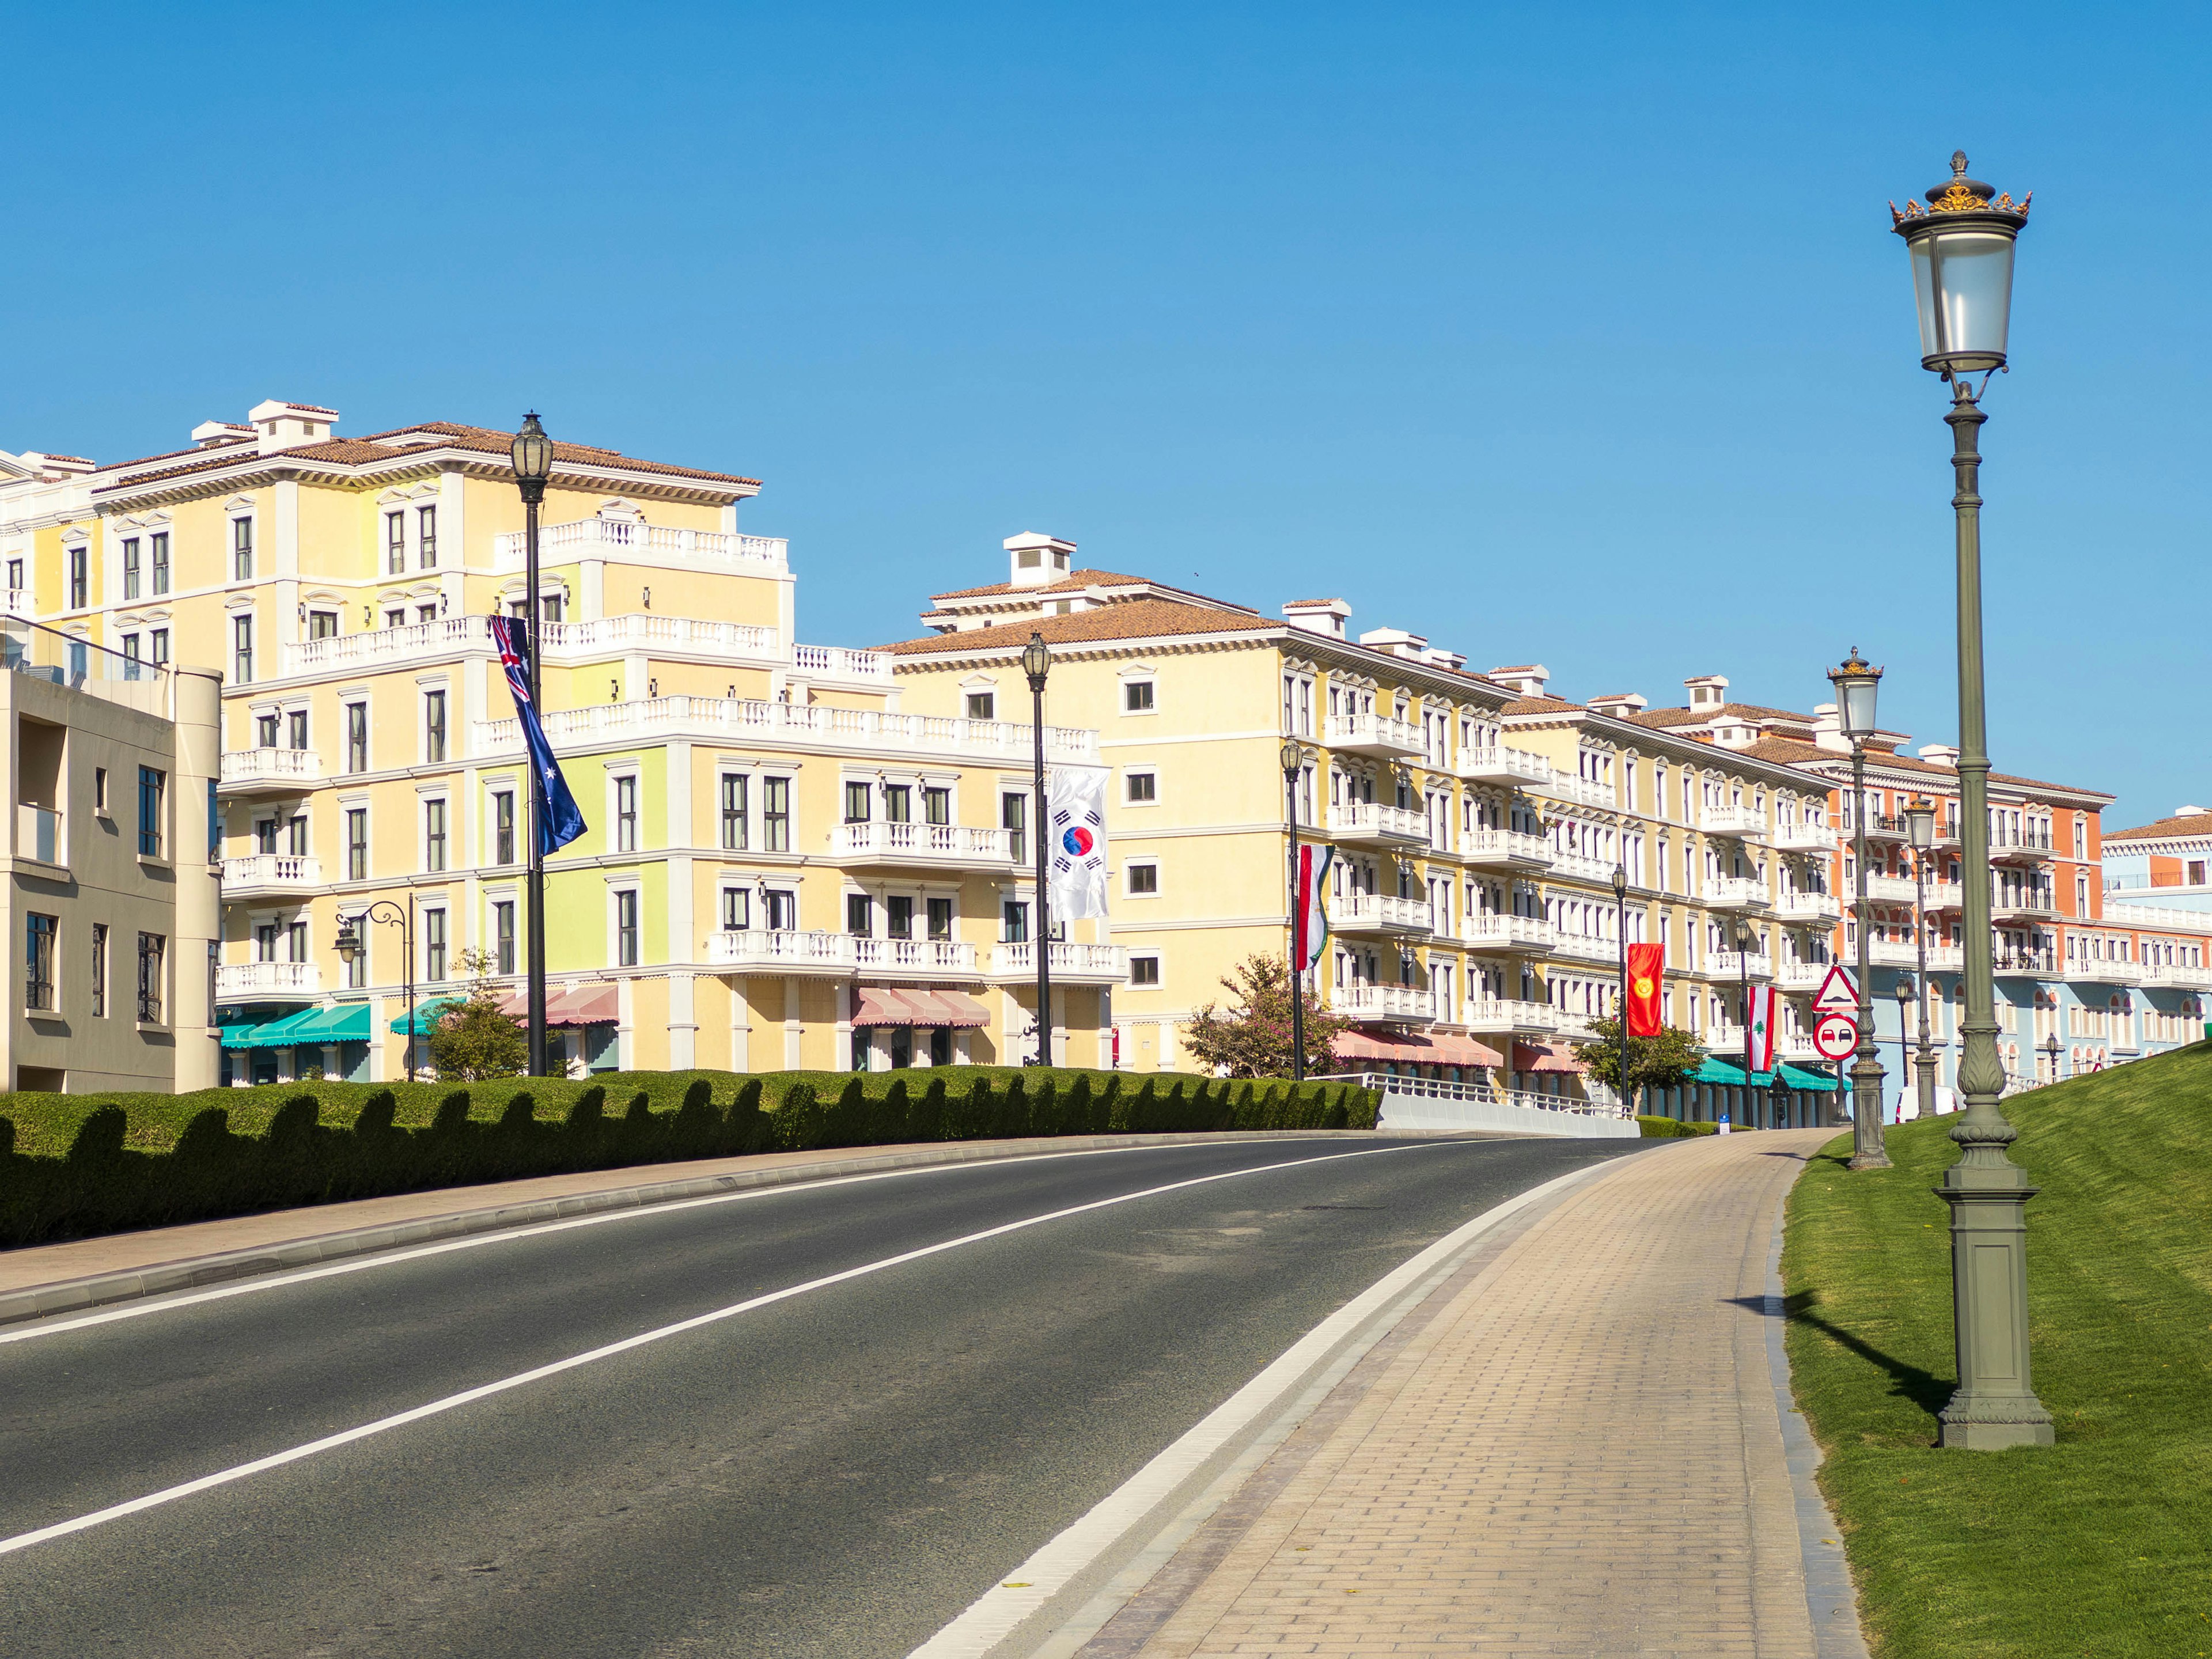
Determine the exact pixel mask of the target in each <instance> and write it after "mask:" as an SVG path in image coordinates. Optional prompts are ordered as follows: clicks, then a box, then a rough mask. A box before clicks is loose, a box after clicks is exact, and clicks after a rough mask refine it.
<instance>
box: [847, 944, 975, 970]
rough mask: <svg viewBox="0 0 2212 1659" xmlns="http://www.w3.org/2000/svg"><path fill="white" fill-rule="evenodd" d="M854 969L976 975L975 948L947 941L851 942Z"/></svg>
mask: <svg viewBox="0 0 2212 1659" xmlns="http://www.w3.org/2000/svg"><path fill="white" fill-rule="evenodd" d="M853 965H854V967H855V968H857V969H859V970H860V972H862V973H864V974H967V975H973V974H974V973H975V946H974V945H967V944H963V943H962V942H960V941H959V940H957V939H860V938H857V937H856V938H854V940H853Z"/></svg>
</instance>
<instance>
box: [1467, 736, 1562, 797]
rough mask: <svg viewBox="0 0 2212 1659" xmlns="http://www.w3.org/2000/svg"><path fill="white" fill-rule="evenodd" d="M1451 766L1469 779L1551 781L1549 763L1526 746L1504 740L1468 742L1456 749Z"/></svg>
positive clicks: (1525, 782)
mask: <svg viewBox="0 0 2212 1659" xmlns="http://www.w3.org/2000/svg"><path fill="white" fill-rule="evenodd" d="M1452 770H1453V771H1454V772H1455V773H1457V774H1458V775H1460V776H1461V777H1462V778H1465V779H1466V780H1467V781H1468V782H1470V783H1510V784H1517V785H1520V786H1521V787H1524V788H1531V789H1534V788H1537V787H1541V786H1543V785H1547V784H1549V783H1550V782H1551V781H1552V778H1553V772H1552V763H1551V762H1550V761H1548V760H1547V759H1545V758H1544V757H1543V756H1541V755H1538V754H1533V753H1531V752H1530V751H1529V750H1526V749H1514V748H1510V747H1509V746H1507V745H1506V744H1502V743H1498V744H1481V745H1476V744H1468V746H1466V747H1465V748H1462V750H1460V751H1459V759H1458V761H1457V762H1456V763H1454V765H1453V767H1452Z"/></svg>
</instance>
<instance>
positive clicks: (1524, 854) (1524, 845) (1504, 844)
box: [1452, 829, 1552, 870]
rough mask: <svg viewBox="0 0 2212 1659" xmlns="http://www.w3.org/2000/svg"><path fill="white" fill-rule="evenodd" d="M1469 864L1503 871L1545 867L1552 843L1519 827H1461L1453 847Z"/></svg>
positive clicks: (1550, 860)
mask: <svg viewBox="0 0 2212 1659" xmlns="http://www.w3.org/2000/svg"><path fill="white" fill-rule="evenodd" d="M1452 850H1453V851H1454V852H1455V853H1456V854H1458V855H1459V856H1460V857H1461V858H1463V859H1465V860H1467V861H1468V863H1469V864H1480V865H1486V866H1489V867H1491V868H1492V869H1502V870H1542V869H1546V868H1547V867H1548V866H1550V864H1551V862H1552V843H1551V842H1547V841H1546V840H1545V839H1544V838H1543V837H1542V836H1526V835H1522V833H1521V832H1520V831H1519V830H1517V829H1462V830H1461V831H1460V832H1459V840H1458V842H1457V843H1456V844H1455V846H1454V848H1453V849H1452Z"/></svg>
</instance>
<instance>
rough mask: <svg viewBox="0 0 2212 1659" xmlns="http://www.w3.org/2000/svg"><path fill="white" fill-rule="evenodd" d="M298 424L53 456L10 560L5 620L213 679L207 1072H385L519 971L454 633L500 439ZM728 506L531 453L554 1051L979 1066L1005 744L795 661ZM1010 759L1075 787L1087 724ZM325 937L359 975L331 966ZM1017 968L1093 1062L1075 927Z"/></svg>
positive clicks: (1014, 999)
mask: <svg viewBox="0 0 2212 1659" xmlns="http://www.w3.org/2000/svg"><path fill="white" fill-rule="evenodd" d="M337 419H338V417H337V415H336V413H335V412H334V411H332V410H325V409H319V408H316V407H313V406H310V405H306V404H283V403H274V402H272V403H266V404H262V405H260V406H259V407H258V408H257V409H255V410H253V411H252V415H251V417H250V419H249V421H248V422H246V423H244V424H238V425H233V424H229V423H224V422H209V423H207V424H206V425H204V426H202V427H201V428H198V429H197V430H196V431H195V432H194V434H193V440H194V444H195V447H193V448H191V449H189V450H184V451H179V452H177V453H169V454H164V455H158V456H153V457H149V458H147V459H143V460H137V461H132V462H129V463H125V464H123V465H113V466H105V467H97V468H95V467H93V466H92V465H91V464H90V463H80V464H78V466H79V471H77V472H75V473H71V474H70V475H69V480H68V483H67V489H68V490H69V492H70V493H71V497H72V499H71V501H70V503H69V504H66V505H65V506H64V508H63V509H62V510H61V511H60V513H49V514H47V515H46V517H47V518H49V519H53V520H56V521H53V522H44V521H42V522H40V523H39V524H38V525H37V526H35V527H34V528H32V529H28V530H26V531H25V532H23V534H22V536H21V537H20V538H18V539H19V540H20V541H21V542H24V543H26V544H27V545H25V546H24V547H22V548H21V562H22V565H23V568H22V569H21V571H20V572H19V571H17V570H15V568H13V566H12V563H11V566H10V568H9V586H10V587H11V588H12V589H15V590H16V592H15V593H14V594H11V596H10V599H9V603H10V604H11V605H14V604H20V605H22V606H23V607H25V608H26V609H27V610H28V611H32V612H33V613H35V614H36V615H37V616H39V617H40V619H41V620H42V621H44V622H45V623H48V624H49V625H51V626H52V627H55V628H58V629H62V630H64V632H65V633H67V634H70V635H75V636H76V637H81V638H83V639H86V640H88V641H93V642H95V643H101V644H106V645H108V646H111V647H112V648H113V649H115V650H116V651H118V652H119V653H122V654H123V655H124V656H125V657H126V658H132V657H135V658H138V659H142V660H147V661H149V662H151V661H161V662H167V661H171V660H179V659H181V660H194V661H220V663H221V664H222V667H223V669H224V671H225V681H224V685H223V691H222V706H223V708H222V718H223V725H224V731H225V737H224V753H223V755H222V764H221V783H220V787H219V794H220V813H221V828H222V848H221V864H220V868H221V873H222V960H221V963H220V964H219V966H218V967H217V969H216V996H217V1000H218V1002H219V1003H220V1004H221V1005H222V1008H223V1010H224V1016H223V1017H224V1019H225V1021H226V1023H227V1024H228V1027H229V1030H228V1033H227V1036H226V1043H227V1061H228V1063H227V1069H228V1071H229V1072H230V1073H231V1074H232V1075H233V1076H234V1077H237V1078H240V1079H243V1078H249V1077H253V1078H270V1079H274V1078H277V1077H286V1076H290V1075H292V1074H294V1073H295V1069H296V1071H298V1072H302V1073H304V1072H310V1071H336V1072H338V1073H343V1074H345V1075H349V1076H357V1077H371V1076H374V1077H392V1076H397V1075H400V1074H401V1073H402V1070H403V1068H404V1063H405V1062H404V1044H403V1042H402V1041H401V1040H400V1039H399V1038H398V1037H397V1036H394V1035H393V1034H392V1033H393V1026H394V1022H395V1021H398V1023H399V1024H401V1025H402V1026H403V1027H404V1006H405V1000H404V993H405V990H406V988H407V981H408V980H409V978H410V972H411V977H412V980H413V981H414V985H413V989H414V991H415V993H416V996H417V997H418V998H419V999H421V1000H423V1001H426V1002H428V1001H433V1000H435V999H437V998H440V997H444V996H450V995H452V994H456V993H457V992H458V991H459V988H460V985H459V981H460V979H461V978H462V976H463V975H464V974H465V970H466V961H465V953H470V952H482V953H483V958H484V959H485V960H486V961H487V962H488V964H489V971H490V972H491V974H492V975H495V977H497V978H499V979H501V980H502V981H507V982H508V983H510V984H511V983H512V982H513V975H515V973H516V972H517V969H518V968H519V967H520V958H521V954H522V951H523V942H522V941H523V936H524V932H525V927H526V923H525V919H524V917H523V915H522V908H521V906H522V899H523V896H522V893H521V886H522V882H521V877H522V873H523V871H522V864H523V860H524V859H525V857H526V843H525V842H524V839H523V837H524V836H525V834H526V810H525V808H526V795H527V784H526V767H525V763H524V758H523V751H522V746H521V742H520V731H519V728H518V726H517V725H516V722H515V721H514V720H513V709H512V705H511V702H510V700H509V697H508V694H507V688H506V684H505V680H504V678H503V676H502V673H501V669H500V666H499V662H498V659H497V655H496V653H495V650H494V648H493V647H492V643H491V639H490V631H489V627H488V625H487V623H486V622H485V620H484V619H485V617H487V616H488V615H489V614H493V613H495V612H505V613H508V614H515V615H521V614H525V613H526V611H527V609H528V606H529V605H530V602H531V599H532V596H531V595H529V594H527V593H526V592H525V591H524V586H523V568H524V567H523V550H522V545H521V542H522V537H521V530H522V523H523V514H522V507H521V504H520V498H519V495H518V494H517V491H516V489H515V485H514V480H513V472H512V468H511V466H510V464H509V461H508V459H507V447H508V443H509V437H508V435H507V434H504V433H500V432H495V431H489V430H484V429H481V428H473V427H465V426H456V425H451V424H447V423H439V422H434V423H430V424H426V425H422V426H419V427H412V428H401V429H398V430H395V431H390V432H382V433H376V434H373V435H368V436H367V437H362V438H341V437H338V436H337V435H336V426H337ZM63 459H66V458H63ZM757 489H759V484H758V483H757V481H756V480H754V479H750V478H747V477H739V476H736V475H733V474H728V473H721V472H714V471H704V470H701V469H697V468H691V467H683V466H674V465H665V464H662V463H659V462H652V461H643V460H639V459H635V458H632V457H629V456H624V455H621V454H618V453H615V452H614V451H611V450H606V449H597V448H591V447H584V446H580V445H569V444H560V445H558V446H556V452H555V465H554V471H553V476H552V479H551V481H550V486H549V488H548V489H547V492H546V497H545V501H544V509H543V519H544V526H545V527H544V534H543V537H542V540H541V567H542V581H541V586H540V590H539V592H538V594H537V595H536V596H535V597H536V600H537V604H538V608H539V611H540V615H541V617H542V619H543V622H544V628H543V630H542V637H543V647H544V648H543V681H544V702H545V708H546V710H547V715H546V721H545V724H546V728H547V732H548V735H549V737H550V739H551V741H552V744H553V747H554V749H555V751H556V754H557V755H558V756H559V757H560V758H561V761H562V768H563V770H564V772H565V773H566V775H567V776H568V781H569V785H570V787H571V788H572V789H573V791H574V793H575V795H576V797H577V799H578V802H579V804H580V805H581V806H582V808H583V811H584V815H585V817H586V820H587V821H588V822H589V823H590V826H591V827H590V829H589V832H588V833H587V834H586V836H584V837H583V838H582V839H580V841H577V842H574V843H572V844H570V845H569V846H568V847H566V848H562V850H561V851H560V852H559V853H558V854H556V855H555V856H554V857H553V858H552V859H551V860H549V862H548V872H549V874H548V883H547V884H548V896H549V902H548V914H549V916H550V923H549V927H548V963H549V971H550V976H551V979H552V981H553V986H554V993H553V995H552V997H551V999H550V1012H551V1017H552V1018H553V1019H554V1020H555V1021H556V1022H558V1024H557V1025H556V1031H557V1032H558V1034H559V1035H560V1036H561V1037H562V1042H563V1044H564V1058H565V1059H566V1060H567V1061H568V1064H569V1065H570V1066H571V1067H572V1068H580V1067H589V1068H592V1069H608V1068H612V1067H616V1066H621V1067H626V1068H630V1067H634V1068H647V1067H653V1068H657V1067H663V1066H671V1067H684V1066H727V1067H732V1068H734V1069H738V1070H746V1069H753V1070H763V1069H770V1068H777V1067H784V1066H807V1067H817V1068H821V1069H843V1068H845V1067H848V1066H854V1065H856V1064H858V1065H872V1066H892V1065H903V1064H922V1065H926V1064H929V1063H932V1062H933V1061H935V1062H940V1063H941V1062H945V1061H950V1060H976V1061H997V1060H1006V1059H1008V1058H1015V1059H1018V1058H1020V1057H1022V1055H1023V1054H1024V1052H1026V1051H1027V1049H1028V1048H1029V1046H1030V1044H1031V1043H1032V1042H1033V1037H1032V1036H1030V1033H1031V1032H1032V1031H1033V1026H1034V1017H1035V1010H1034V1007H1033V1006H1032V1004H1033V1002H1034V958H1033V957H1032V956H1031V954H1030V952H1031V951H1032V950H1033V948H1034V945H1033V942H1032V940H1031V939H1030V929H1029V927H1028V920H1027V919H1028V917H1029V916H1030V914H1032V912H1033V902H1032V895H1031V893H1030V886H1029V884H1028V881H1027V878H1026V877H1025V875H1024V870H1025V869H1026V868H1027V867H1028V865H1027V860H1028V858H1029V848H1028V846H1027V842H1026V829H1027V817H1026V816H1025V814H1026V813H1027V811H1028V808H1027V804H1026V803H1027V798H1028V790H1029V786H1030V764H1029V763H1030V750H1031V733H1030V728H1029V726H1027V725H1025V724H1021V723H1019V722H1018V720H1013V721H1002V720H997V719H995V718H993V719H981V720H969V719H938V718H932V717H929V716H927V715H926V714H912V713H908V712H902V709H901V707H900V702H901V696H900V687H899V685H898V684H897V683H896V681H895V680H894V679H893V678H892V676H891V674H890V663H889V661H888V660H887V659H885V658H884V657H883V656H881V655H878V654H875V653H867V652H854V651H846V650H840V649H834V648H828V647H809V646H805V645H800V644H798V643H797V642H796V641H795V635H794V627H793V623H794V618H795V614H796V603H795V599H796V578H795V576H794V575H793V572H792V570H791V568H790V567H789V565H788V562H787V550H786V547H785V544H783V543H782V542H781V541H780V540H776V539H774V538H765V537H760V536H754V535H750V534H747V533H744V532H741V531H740V530H739V529H738V521H737V515H738V506H739V504H740V503H741V502H743V501H745V500H747V499H749V498H750V497H751V496H752V495H754V494H755V493H756V492H757ZM7 554H9V549H8V548H6V547H0V556H5V555H7ZM1046 741H1047V747H1048V753H1049V755H1050V757H1051V758H1052V760H1053V762H1054V764H1057V765H1074V766H1082V765H1091V764H1096V763H1097V745H1096V734H1095V733H1092V732H1087V731H1083V730H1075V729H1067V728H1064V727H1062V728H1054V729H1053V730H1051V731H1048V732H1047V733H1046ZM1017 802H1018V803H1020V805H1014V804H1013V803H1017ZM386 901H389V902H388V903H386ZM372 912H374V914H371V913H372ZM386 916H392V917H397V918H404V921H393V922H392V923H391V924H390V925H385V921H384V919H385V918H386ZM352 918H358V919H361V925H360V932H361V933H362V935H363V936H364V937H365V938H366V939H367V940H368V950H367V951H366V952H365V953H364V954H363V955H362V956H360V957H357V958H356V960H353V961H351V962H345V961H342V960H341V959H340V957H338V955H337V952H336V951H335V949H334V945H335V942H336V939H337V933H338V931H339V927H340V924H341V922H342V921H344V920H347V919H352ZM403 939H405V940H406V941H407V942H408V944H409V945H410V947H411V953H410V952H403V951H402V948H401V946H402V941H403ZM1053 949H1054V1010H1053V1025H1054V1054H1055V1057H1057V1058H1060V1059H1062V1060H1065V1061H1066V1062H1067V1063H1072V1064H1078V1065H1082V1064H1091V1063H1095V1062H1096V1061H1097V1059H1098V1057H1099V1053H1100V1049H1099V1036H1098V1034H1099V1031H1100V1030H1101V1028H1102V1026H1103V1023H1104V1020H1105V1018H1106V1015H1107V1008H1108V997H1109V987H1111V986H1113V985H1115V983H1117V982H1118V981H1120V979H1121V974H1122V971H1123V969H1122V957H1121V953H1120V952H1118V951H1115V950H1114V949H1112V948H1111V947H1109V946H1103V945H1097V944H1096V943H1094V942H1093V941H1092V940H1091V939H1089V938H1088V937H1087V930H1085V928H1084V927H1080V926H1079V927H1078V928H1077V929H1076V930H1075V936H1074V938H1073V939H1072V940H1070V941H1067V942H1066V943H1062V944H1060V945H1054V947H1053Z"/></svg>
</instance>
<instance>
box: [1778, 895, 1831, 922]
mask: <svg viewBox="0 0 2212 1659" xmlns="http://www.w3.org/2000/svg"><path fill="white" fill-rule="evenodd" d="M1774 914H1775V915H1778V916H1779V917H1780V918H1781V919H1782V920H1783V921H1796V922H1832V921H1840V920H1841V919H1842V917H1843V914H1844V907H1843V906H1842V905H1841V904H1839V903H1838V902H1837V900H1836V896H1835V895H1834V894H1833V893H1784V894H1783V895H1782V896H1780V897H1778V898H1777V899H1776V900H1775V901H1774Z"/></svg>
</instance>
